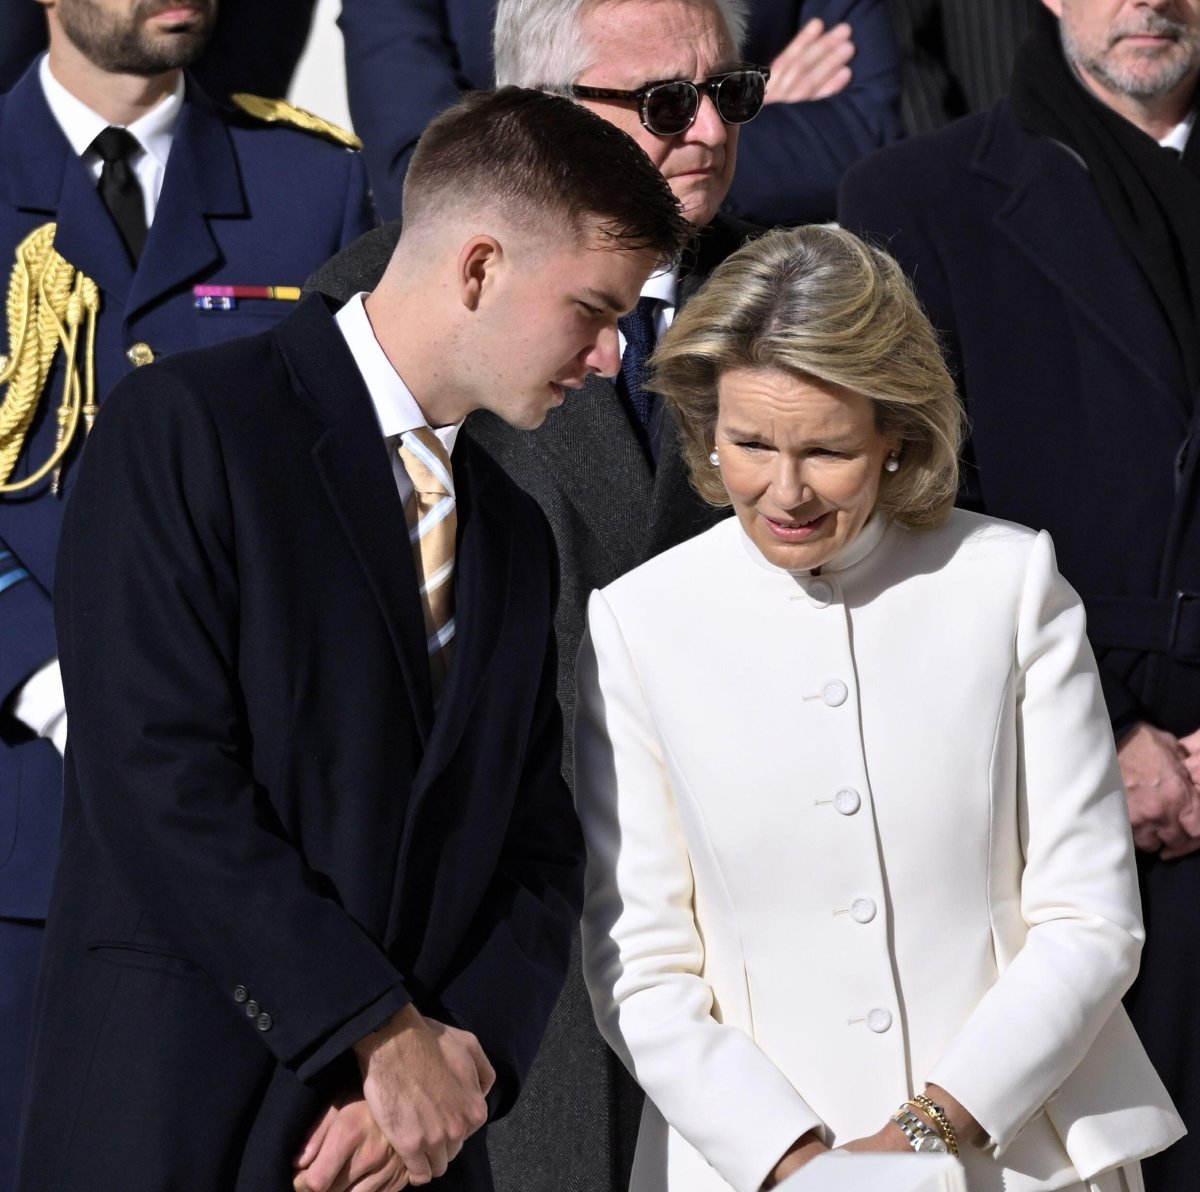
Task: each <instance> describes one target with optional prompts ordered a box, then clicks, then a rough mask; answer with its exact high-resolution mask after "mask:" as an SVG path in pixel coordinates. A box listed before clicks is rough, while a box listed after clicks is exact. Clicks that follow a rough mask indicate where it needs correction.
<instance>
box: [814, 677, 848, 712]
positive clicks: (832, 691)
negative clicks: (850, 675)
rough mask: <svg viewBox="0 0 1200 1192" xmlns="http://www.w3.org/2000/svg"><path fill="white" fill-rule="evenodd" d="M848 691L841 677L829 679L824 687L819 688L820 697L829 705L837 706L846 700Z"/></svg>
mask: <svg viewBox="0 0 1200 1192" xmlns="http://www.w3.org/2000/svg"><path fill="white" fill-rule="evenodd" d="M849 694H850V692H849V690H848V689H847V687H846V684H845V683H843V682H842V681H841V679H830V680H829V682H828V683H826V684H825V686H824V687H822V688H821V698H822V699H823V700H824V701H825V702H826V703H827V704H828V705H829V706H830V707H831V708H837V707H840V706H841V705H842V704H844V703H845V702H846V696H847V695H849Z"/></svg>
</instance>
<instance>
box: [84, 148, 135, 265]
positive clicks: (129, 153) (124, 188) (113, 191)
mask: <svg viewBox="0 0 1200 1192" xmlns="http://www.w3.org/2000/svg"><path fill="white" fill-rule="evenodd" d="M92 148H93V149H95V151H96V152H97V153H98V154H100V160H101V161H103V162H104V168H103V169H102V170H101V171H100V186H99V188H98V189H99V192H100V198H101V201H102V202H103V203H104V205H105V207H107V208H108V213H109V215H111V216H112V217H113V222H114V223H115V224H116V225H117V231H118V232H120V233H121V239H122V240H123V241H124V242H125V247H126V248H127V249H128V250H129V255H130V257H132V258H133V262H134V264H137V260H138V257H140V256H141V255H142V245H143V244H145V243H146V201H145V199H144V198H143V197H142V188H141V186H140V185H139V184H138V180H137V175H136V174H134V172H133V169H132V168H131V166H130V164H129V163H130V161H131V160H132V159H133V157H134V155H135V154H137V153H139V152H140V151H141V146H140V145H139V144H138V143H137V138H136V137H134V135H133V134H132V133H130V132H128V131H126V130H125V129H123V128H113V127H111V126H110V127H109V128H106V129H105V130H104V131H103V132H102V133H101V134H100V135H99V136H98V137H97V138H96V139H95V140H94V141H93V142H92Z"/></svg>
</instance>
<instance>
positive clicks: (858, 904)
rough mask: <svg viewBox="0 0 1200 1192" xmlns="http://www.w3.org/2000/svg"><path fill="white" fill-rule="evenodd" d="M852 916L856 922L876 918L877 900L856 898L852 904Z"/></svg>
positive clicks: (865, 921)
mask: <svg viewBox="0 0 1200 1192" xmlns="http://www.w3.org/2000/svg"><path fill="white" fill-rule="evenodd" d="M850 918H852V919H853V920H854V921H855V923H870V921H871V920H872V919H873V918H875V900H874V899H873V898H856V899H855V900H854V901H853V902H852V903H851V904H850Z"/></svg>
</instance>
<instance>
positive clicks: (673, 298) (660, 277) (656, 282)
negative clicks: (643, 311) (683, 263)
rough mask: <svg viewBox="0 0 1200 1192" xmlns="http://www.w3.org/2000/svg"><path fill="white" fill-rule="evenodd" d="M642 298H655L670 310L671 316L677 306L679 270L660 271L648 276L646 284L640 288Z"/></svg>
mask: <svg viewBox="0 0 1200 1192" xmlns="http://www.w3.org/2000/svg"><path fill="white" fill-rule="evenodd" d="M642 297H643V298H657V299H658V300H659V301H660V302H661V303H663V304H664V305H665V306H668V307H670V308H671V312H672V314H673V313H674V311H675V307H677V306H678V305H679V270H678V269H661V270H659V271H658V272H657V273H652V274H650V276H649V278H647V279H646V284H645V285H644V286H642Z"/></svg>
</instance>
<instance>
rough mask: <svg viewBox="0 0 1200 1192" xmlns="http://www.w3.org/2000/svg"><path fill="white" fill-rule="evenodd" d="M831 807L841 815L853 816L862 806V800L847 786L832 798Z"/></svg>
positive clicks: (856, 792) (852, 788)
mask: <svg viewBox="0 0 1200 1192" xmlns="http://www.w3.org/2000/svg"><path fill="white" fill-rule="evenodd" d="M833 805H834V807H836V808H837V810H838V812H839V813H840V814H841V815H853V814H854V813H855V812H856V811H857V810H858V809H859V808H860V807H861V806H862V798H861V797H860V796H859V793H858V791H856V790H855V789H854V787H852V786H848V787H845V788H844V789H843V790H840V791H838V793H837V794H836V795H834V796H833Z"/></svg>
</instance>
